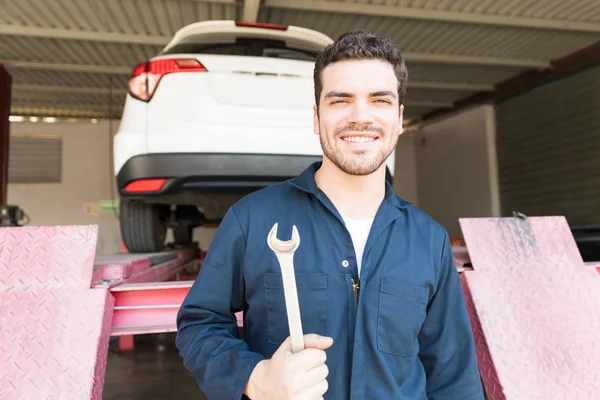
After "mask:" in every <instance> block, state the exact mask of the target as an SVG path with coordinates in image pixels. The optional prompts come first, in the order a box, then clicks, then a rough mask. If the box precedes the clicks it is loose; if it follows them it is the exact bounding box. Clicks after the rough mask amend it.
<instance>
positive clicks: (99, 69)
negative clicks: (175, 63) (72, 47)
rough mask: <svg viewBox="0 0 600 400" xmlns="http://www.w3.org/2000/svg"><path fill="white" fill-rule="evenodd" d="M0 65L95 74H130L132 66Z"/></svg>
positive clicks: (2, 62)
mask: <svg viewBox="0 0 600 400" xmlns="http://www.w3.org/2000/svg"><path fill="white" fill-rule="evenodd" d="M0 65H4V66H6V67H8V68H30V69H42V70H52V71H68V72H90V73H96V74H131V71H132V69H133V67H125V66H118V65H85V64H59V63H49V62H38V61H19V60H2V59H0Z"/></svg>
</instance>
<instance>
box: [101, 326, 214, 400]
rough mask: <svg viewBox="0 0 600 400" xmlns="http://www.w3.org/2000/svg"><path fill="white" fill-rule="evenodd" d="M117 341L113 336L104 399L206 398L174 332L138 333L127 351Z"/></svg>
mask: <svg viewBox="0 0 600 400" xmlns="http://www.w3.org/2000/svg"><path fill="white" fill-rule="evenodd" d="M117 343H118V342H117V341H116V340H115V339H113V340H111V345H110V349H109V353H108V363H107V367H106V378H105V382H104V395H103V397H102V398H103V399H105V400H159V399H160V400H162V399H177V400H184V399H194V400H206V397H205V396H204V395H203V394H202V392H201V390H200V389H199V388H198V386H197V385H196V382H195V381H194V378H193V377H192V375H191V374H190V373H189V372H188V371H187V370H186V369H185V368H184V366H183V362H182V359H181V357H180V356H179V354H178V353H177V348H176V347H175V334H174V333H173V334H160V335H140V336H136V337H135V349H134V350H132V351H128V352H120V351H119V350H118V344H117Z"/></svg>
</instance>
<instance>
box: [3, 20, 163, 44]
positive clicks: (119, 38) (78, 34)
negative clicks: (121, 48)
mask: <svg viewBox="0 0 600 400" xmlns="http://www.w3.org/2000/svg"><path fill="white" fill-rule="evenodd" d="M0 34H1V35H11V36H26V37H40V38H48V39H68V40H85V41H91V42H105V43H129V44H146V45H155V46H164V45H166V44H167V43H169V40H170V38H169V37H167V36H156V35H138V34H131V33H109V32H97V31H82V30H77V29H60V28H40V27H37V26H20V25H9V24H0Z"/></svg>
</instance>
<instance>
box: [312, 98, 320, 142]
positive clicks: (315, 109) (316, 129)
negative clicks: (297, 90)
mask: <svg viewBox="0 0 600 400" xmlns="http://www.w3.org/2000/svg"><path fill="white" fill-rule="evenodd" d="M313 132H314V133H315V135H319V134H320V133H321V129H320V128H319V107H318V106H317V105H316V104H315V105H314V106H313Z"/></svg>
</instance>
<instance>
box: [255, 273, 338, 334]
mask: <svg viewBox="0 0 600 400" xmlns="http://www.w3.org/2000/svg"><path fill="white" fill-rule="evenodd" d="M264 284H265V305H266V310H267V322H268V325H269V326H268V328H267V331H268V333H267V334H268V341H269V343H272V344H281V343H283V341H284V340H285V339H286V338H287V337H288V336H289V335H290V330H289V327H288V319H287V312H286V308H285V294H284V291H283V280H282V278H281V274H280V273H267V274H265V278H264ZM296 286H297V288H298V303H299V304H300V316H301V320H302V331H303V333H304V334H308V333H316V334H319V335H324V336H326V335H327V334H328V327H327V323H328V302H327V275H325V274H322V273H297V274H296Z"/></svg>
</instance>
